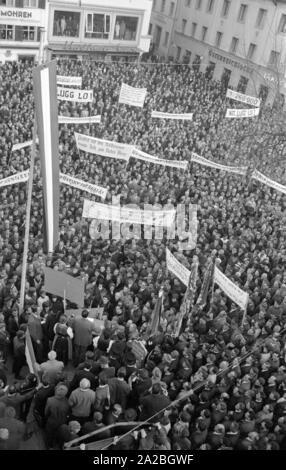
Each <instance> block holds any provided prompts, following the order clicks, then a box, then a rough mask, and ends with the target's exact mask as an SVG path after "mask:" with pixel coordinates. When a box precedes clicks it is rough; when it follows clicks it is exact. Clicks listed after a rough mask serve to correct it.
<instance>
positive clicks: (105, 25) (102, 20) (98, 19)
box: [85, 13, 110, 39]
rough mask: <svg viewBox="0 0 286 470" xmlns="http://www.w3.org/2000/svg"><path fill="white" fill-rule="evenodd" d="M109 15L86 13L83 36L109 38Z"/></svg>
mask: <svg viewBox="0 0 286 470" xmlns="http://www.w3.org/2000/svg"><path fill="white" fill-rule="evenodd" d="M109 33H110V15H104V14H98V13H87V14H86V19H85V38H91V39H109Z"/></svg>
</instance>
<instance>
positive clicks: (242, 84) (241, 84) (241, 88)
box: [237, 75, 248, 93]
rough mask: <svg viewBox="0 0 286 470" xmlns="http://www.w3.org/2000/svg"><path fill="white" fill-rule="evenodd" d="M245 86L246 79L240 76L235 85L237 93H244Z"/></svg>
mask: <svg viewBox="0 0 286 470" xmlns="http://www.w3.org/2000/svg"><path fill="white" fill-rule="evenodd" d="M247 84H248V79H247V78H246V77H244V76H243V75H241V77H240V79H239V82H238V85H237V91H239V92H240V93H245V92H246V88H247Z"/></svg>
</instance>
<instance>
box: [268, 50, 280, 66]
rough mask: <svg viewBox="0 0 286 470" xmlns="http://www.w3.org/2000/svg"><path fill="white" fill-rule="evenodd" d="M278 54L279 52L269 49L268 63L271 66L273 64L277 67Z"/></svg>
mask: <svg viewBox="0 0 286 470" xmlns="http://www.w3.org/2000/svg"><path fill="white" fill-rule="evenodd" d="M279 56H280V52H276V51H271V54H270V58H269V63H268V65H269V66H272V67H273V66H276V67H277V65H278V61H279Z"/></svg>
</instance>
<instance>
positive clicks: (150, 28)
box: [148, 23, 153, 36]
mask: <svg viewBox="0 0 286 470" xmlns="http://www.w3.org/2000/svg"><path fill="white" fill-rule="evenodd" d="M152 28H153V25H152V23H150V24H149V29H148V34H149V35H150V36H151V34H152Z"/></svg>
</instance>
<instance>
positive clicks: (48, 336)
mask: <svg viewBox="0 0 286 470" xmlns="http://www.w3.org/2000/svg"><path fill="white" fill-rule="evenodd" d="M57 65H58V74H59V75H67V76H81V77H82V83H83V85H82V88H83V89H93V92H94V100H93V103H90V104H79V103H69V102H64V101H60V102H59V106H58V108H59V114H61V115H67V116H74V117H78V116H89V115H97V114H100V115H101V123H100V124H91V125H76V126H73V125H60V126H59V155H60V171H61V172H63V173H66V174H68V175H71V176H76V177H77V178H79V179H82V180H84V181H87V182H90V183H94V184H98V185H100V186H103V187H105V188H107V189H108V192H107V197H106V201H105V202H106V203H107V204H108V203H111V201H112V197H113V196H117V195H119V194H120V203H121V204H122V205H124V204H137V205H139V206H140V205H143V204H152V205H155V204H161V205H162V206H164V205H166V204H172V205H173V206H174V207H176V205H178V204H185V205H186V206H188V205H189V204H193V205H196V206H197V218H198V227H197V243H196V246H195V248H193V249H187V250H184V251H182V250H180V249H179V242H180V240H178V239H174V240H169V239H167V237H166V236H165V234H163V237H162V239H161V240H155V239H153V240H144V239H140V240H135V239H133V240H132V239H125V238H123V239H121V240H111V239H110V240H102V239H100V237H99V238H97V239H93V238H91V236H90V233H89V225H90V221H89V220H88V219H85V218H82V210H83V200H84V198H88V199H91V200H95V201H100V199H99V198H97V197H96V196H91V195H90V194H88V193H85V192H83V191H80V190H78V189H74V188H71V187H69V186H66V185H61V190H60V240H59V243H58V245H57V247H56V248H55V250H54V253H52V254H48V255H47V254H45V253H44V251H43V198H42V182H41V175H40V161H39V158H37V159H36V163H35V168H34V183H33V199H32V207H31V224H30V238H29V253H28V267H27V278H26V286H25V305H24V312H22V313H21V315H20V316H19V297H20V282H21V275H22V255H23V240H24V232H25V212H26V185H25V184H23V183H20V184H17V185H13V186H6V187H3V188H1V189H0V191H1V205H0V248H1V250H0V278H1V279H0V308H1V314H0V334H1V337H0V348H1V354H2V358H3V361H5V360H6V359H7V357H8V356H9V351H12V350H13V348H16V349H17V348H18V349H17V351H18V350H21V347H20V346H21V345H23V344H24V343H25V331H26V329H27V324H28V323H29V322H32V321H31V319H33V318H35V319H40V325H41V327H40V331H39V328H38V329H37V328H34V329H33V330H32V331H33V333H32V334H31V335H32V340H33V342H34V346H35V352H36V356H37V357H36V358H37V361H38V363H41V362H44V361H45V360H46V359H47V354H48V352H49V351H50V349H51V348H54V349H55V350H56V352H57V355H58V357H57V358H55V357H49V358H48V361H57V359H59V360H60V361H62V362H63V365H64V368H63V370H61V374H60V378H57V380H54V378H53V380H51V379H49V380H46V382H47V383H46V382H45V380H44V379H42V382H44V388H47V389H49V393H50V394H48V392H47V394H46V395H47V396H46V400H47V403H46V405H45V406H46V410H45V407H44V408H42V409H41V412H39V415H40V418H39V416H38V418H39V419H38V421H39V422H40V425H41V426H42V428H43V429H44V431H45V433H46V435H47V439H48V446H49V447H52V446H53V445H55V442H54V438H53V436H56V433H57V432H58V433H59V436H60V441H61V442H62V445H64V442H67V441H70V440H72V439H74V438H75V436H80V435H84V434H86V433H87V432H90V431H91V430H92V431H94V430H96V429H100V428H101V427H104V426H105V425H107V424H111V423H115V422H117V421H118V420H119V421H122V422H126V423H128V422H130V421H140V422H142V421H145V420H148V426H147V427H146V426H145V427H144V428H143V429H142V430H141V429H139V431H138V432H137V431H136V432H131V431H130V433H129V435H128V438H124V439H121V440H119V441H118V442H117V443H113V447H115V448H118V449H120V448H141V449H171V448H172V449H178V450H179V449H187V450H188V449H206V450H207V449H224V448H227V449H228V448H231V449H267V450H271V449H273V450H276V449H279V448H283V446H285V429H286V347H285V344H286V341H285V340H286V330H285V322H286V274H285V273H284V266H285V260H286V246H285V226H284V218H285V205H286V196H285V195H284V194H283V193H280V192H277V191H275V190H273V189H271V188H269V187H267V186H265V185H262V184H261V183H258V182H257V181H254V180H253V179H251V176H250V172H248V174H247V175H246V176H241V175H234V174H231V173H226V172H222V171H218V170H216V169H212V168H207V167H203V166H200V165H198V164H197V163H191V162H190V164H189V166H188V169H187V171H183V170H179V169H173V168H168V167H162V166H158V165H153V164H149V163H145V162H142V161H138V160H134V159H130V161H129V163H128V165H126V162H125V161H120V160H113V159H109V158H104V157H101V156H96V155H91V154H87V153H85V152H82V151H79V150H78V149H77V147H76V143H75V138H74V132H75V131H76V132H81V133H83V134H88V135H91V136H94V137H98V138H102V139H107V140H111V141H118V142H122V143H127V144H132V145H136V146H137V147H138V148H140V149H141V150H142V151H144V152H146V153H149V154H151V155H154V156H157V157H161V158H165V159H169V160H172V159H176V160H188V161H190V158H191V152H192V151H193V152H196V153H198V154H200V155H202V156H204V157H206V158H208V159H210V160H213V161H215V162H219V163H222V164H224V165H237V166H248V167H249V169H250V170H253V169H257V170H259V171H261V172H263V173H264V174H266V175H267V176H269V177H270V178H272V179H274V180H276V181H277V182H280V183H282V184H283V183H285V181H286V171H285V170H286V169H285V166H283V165H281V163H282V162H283V159H284V158H285V147H284V145H283V142H282V141H281V142H280V141H279V136H278V130H279V129H280V125H281V114H279V113H277V111H275V109H271V108H269V107H266V106H265V107H262V109H261V112H260V115H259V117H257V118H251V119H241V120H235V119H234V120H232V119H225V117H224V116H225V111H226V109H227V108H228V107H233V105H232V106H229V101H228V100H227V99H226V97H225V95H226V88H225V86H224V85H223V84H222V83H221V82H218V81H214V80H210V79H208V78H207V77H206V76H205V75H204V74H203V73H200V72H198V71H194V70H192V69H190V68H189V67H188V66H187V65H186V66H176V65H174V64H170V65H165V64H146V65H144V64H119V63H116V64H112V63H111V64H106V63H96V62H89V61H84V62H81V61H73V60H59V61H58V64H57ZM0 72H1V83H0V106H1V116H0V142H1V144H0V155H1V157H0V158H1V168H0V179H3V178H5V177H8V176H10V175H11V174H14V173H18V172H20V171H23V170H26V169H28V168H29V161H30V148H25V149H22V150H19V151H15V152H11V149H12V146H13V145H14V144H16V143H19V142H25V141H27V140H30V139H31V138H32V127H33V119H34V99H33V82H32V67H31V66H29V65H27V64H24V63H6V64H4V65H2V66H1V70H0ZM122 82H124V83H127V84H129V85H131V86H135V87H146V88H147V96H146V100H145V105H144V108H143V109H142V108H134V107H129V106H125V105H122V104H118V95H119V91H120V86H121V83H122ZM237 106H240V105H239V104H238V105H237ZM152 110H158V111H163V112H169V113H184V112H186V113H189V112H192V113H193V121H192V122H190V121H186V122H184V121H170V120H168V121H165V120H159V119H152V118H151V111H152ZM263 134H264V135H267V136H269V137H268V139H267V147H265V146H264V145H262V144H261V135H263ZM238 137H239V138H238ZM166 248H169V249H170V250H171V251H172V253H173V254H174V255H175V256H176V257H177V258H178V259H179V260H180V262H182V263H183V264H184V265H185V266H186V267H187V268H188V269H190V267H191V265H192V261H193V259H194V256H196V257H197V258H198V261H199V268H198V280H197V286H196V287H197V289H196V296H195V298H196V297H197V296H198V295H199V292H200V288H201V285H202V281H203V277H204V274H205V269H206V266H207V264H208V262H209V260H210V259H211V258H212V259H214V258H216V260H217V263H219V266H220V269H221V270H222V271H223V272H224V273H225V274H226V275H227V276H228V277H229V278H230V279H231V280H232V281H233V282H235V283H236V284H237V285H238V286H239V287H241V288H242V289H243V290H245V291H247V292H248V293H249V303H248V308H247V314H246V319H245V322H244V324H243V326H241V320H242V312H241V311H240V309H239V308H238V307H237V306H236V305H235V304H233V303H232V302H231V300H230V299H228V298H227V297H226V296H225V295H224V294H223V292H222V291H221V290H220V289H218V288H217V287H216V286H214V290H213V293H212V295H210V296H209V299H208V302H207V304H206V306H205V307H204V308H203V309H198V308H197V309H196V308H195V309H193V311H192V315H191V316H190V317H189V318H188V321H187V322H185V323H184V329H183V330H182V332H181V334H180V335H179V336H178V337H175V336H174V325H175V324H176V318H177V316H178V313H179V309H180V305H181V302H182V298H183V295H184V292H185V289H186V287H185V286H184V285H183V284H182V283H181V282H180V281H179V280H178V279H176V278H175V277H174V276H173V275H172V274H171V273H170V272H168V270H167V268H166ZM44 266H48V267H51V268H53V269H56V270H59V271H64V272H66V273H68V274H70V275H72V276H74V277H81V278H83V279H84V280H85V307H86V308H90V307H92V308H93V307H101V308H103V314H104V318H105V323H104V329H103V331H97V329H96V328H95V329H94V330H93V331H92V340H91V341H90V344H88V345H86V346H85V347H82V349H80V350H76V352H75V351H73V352H74V354H73V355H72V354H71V349H72V348H73V346H74V344H73V343H74V342H75V339H74V334H76V332H75V327H74V326H73V321H70V320H69V318H68V317H67V316H65V315H64V306H63V302H62V299H59V298H56V297H55V296H52V295H51V294H49V293H46V292H45V290H44V275H43V268H44ZM161 288H163V290H164V297H163V314H162V318H161V323H160V327H159V331H158V333H157V334H156V335H152V332H151V333H150V331H149V330H148V325H150V322H151V319H152V313H153V311H154V308H155V305H156V301H157V298H158V292H159V290H160V289H161ZM65 307H66V306H65ZM67 307H68V308H76V305H72V304H70V303H69V302H68V304H67ZM83 317H84V315H83ZM35 322H36V320H35ZM55 335H57V342H56V344H55V341H54V340H55ZM61 335H63V336H66V338H65V339H66V342H65V344H64V345H62V344H60V341H59V338H58V337H59V336H61ZM134 341H143V344H144V345H145V348H146V350H147V355H146V357H145V359H144V361H139V360H138V359H136V356H135V355H134V352H133V350H132V343H133V342H134ZM19 344H20V346H19ZM10 348H11V349H10ZM21 351H22V356H21V355H20V353H19V357H22V359H19V358H18V361H16V365H15V360H16V359H15V357H14V365H13V371H14V373H15V376H17V377H18V376H19V375H20V373H21V367H22V365H23V364H24V363H25V359H23V350H21ZM13 354H14V353H13ZM52 356H53V355H52ZM16 357H17V356H16ZM75 357H76V359H77V360H76V361H75V360H74V359H75ZM69 359H73V361H74V366H75V367H77V369H76V370H75V372H74V376H73V378H72V380H71V381H70V380H69V381H68V380H67V375H65V371H66V365H67V364H68V360H69ZM21 361H22V362H21ZM105 369H108V373H106V374H105V373H104V371H105ZM0 372H1V371H0ZM42 372H43V371H42ZM62 374H64V375H65V377H63V376H62ZM43 375H44V374H43V373H42V375H41V378H42V376H43ZM2 379H3V380H2ZM1 380H2V382H1ZM85 380H87V382H84V381H85ZM0 383H1V384H2V388H3V389H4V387H5V386H6V385H7V381H5V373H4V372H2V375H0ZM122 383H123V385H122ZM83 389H88V391H89V392H88V394H87V393H86V394H85V397H87V396H89V400H87V401H88V403H89V405H90V406H87V411H86V410H85V414H83V415H81V411H80V410H78V405H77V404H76V403H78V402H77V399H78V398H77V395H80V396H82V395H83V393H82V390H83ZM118 390H120V392H118ZM107 391H108V392H107ZM8 392H9V390H8ZM8 392H5V397H6V394H7V393H8ZM10 392H11V391H10ZM39 392H40V390H39V391H38V392H37V393H39ZM3 393H4V392H3ZM0 399H1V397H0ZM5 399H6V398H5ZM5 399H4V402H5ZM29 399H30V397H29ZM34 400H36V398H35V397H34ZM8 401H9V400H8ZM53 401H54V402H56V403H57V401H60V403H61V410H62V415H61V419H60V421H59V422H58V421H57V422H56V423H55V420H54V416H53V413H52V409H53V406H54V402H53ZM173 402H174V403H173ZM80 403H81V402H80ZM86 405H87V403H84V404H82V407H83V408H85V406H86ZM5 406H6V405H5ZM8 408H9V407H8ZM10 408H11V407H10ZM75 408H76V409H75ZM79 408H80V406H79ZM5 410H6V411H5ZM5 413H6V415H7V406H6V408H5V409H4V408H3V414H4V417H3V418H0V428H1V429H4V431H3V432H2V431H1V434H0V443H1V442H2V441H3V442H4V443H5V442H6V441H7V439H8V441H9V438H7V432H6V429H7V427H6V426H4V424H5V422H6V421H7V418H6V417H5V416H6V415H5ZM17 417H18V418H21V419H22V420H23V419H25V418H26V416H25V412H24V414H23V412H22V411H21V412H20V414H19V415H18V416H17ZM1 419H3V420H4V421H3V423H4V424H3V425H2V424H1ZM5 419H6V421H5ZM104 432H105V431H104ZM104 432H102V434H101V435H100V436H101V438H103V437H104V438H105V437H106V434H104ZM2 434H3V436H4V437H3V436H2ZM107 434H108V433H107ZM109 436H110V435H109ZM57 442H59V441H57ZM3 445H4V444H3Z"/></svg>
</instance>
